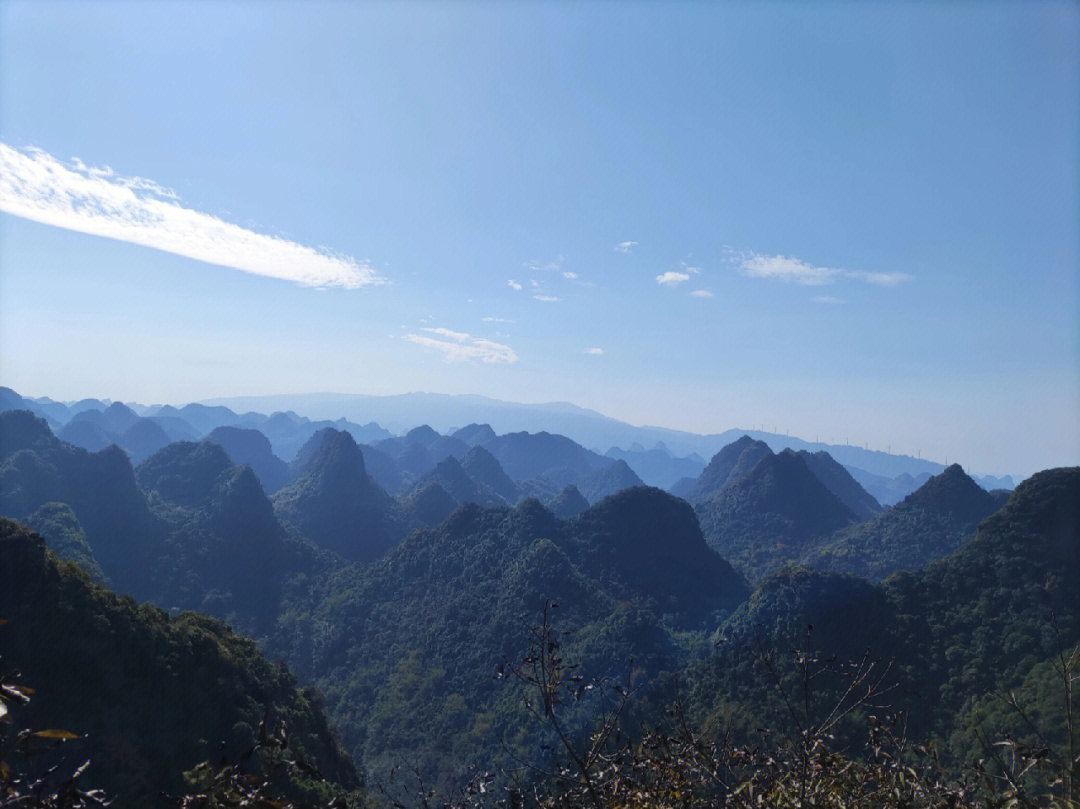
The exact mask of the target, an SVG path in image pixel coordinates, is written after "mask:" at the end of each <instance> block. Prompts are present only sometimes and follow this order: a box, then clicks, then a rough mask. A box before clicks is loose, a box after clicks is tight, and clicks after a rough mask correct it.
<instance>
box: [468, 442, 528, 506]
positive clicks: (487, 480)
mask: <svg viewBox="0 0 1080 809" xmlns="http://www.w3.org/2000/svg"><path fill="white" fill-rule="evenodd" d="M461 467H462V469H464V470H465V471H466V472H468V474H469V476H470V477H471V478H472V479H473V480H475V481H476V482H477V483H480V484H482V485H484V486H487V487H488V488H489V489H490V490H491V491H493V492H495V493H496V494H498V495H499V496H500V497H502V498H503V499H504V500H506V502H507V503H515V502H517V500H518V498H519V497H520V496H521V490H520V489H519V488H518V485H517V484H516V483H514V481H512V480H511V479H510V477H509V475H507V474H506V472H505V471H503V468H502V466H501V465H500V464H499V462H498V461H497V460H496V459H495V456H494V455H492V454H491V453H490V452H488V451H487V450H486V449H484V448H483V447H482V446H478V445H473V446H472V448H471V449H470V450H469V451H468V452H466V453H465V457H464V458H462V459H461Z"/></svg>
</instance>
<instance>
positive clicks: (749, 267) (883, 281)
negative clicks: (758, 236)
mask: <svg viewBox="0 0 1080 809" xmlns="http://www.w3.org/2000/svg"><path fill="white" fill-rule="evenodd" d="M737 260H738V264H739V269H740V270H741V271H742V273H743V274H744V275H748V276H750V277H751V278H771V279H774V280H778V281H787V282H788V283H793V284H802V285H803V286H824V285H826V284H833V283H836V282H837V281H839V280H840V279H843V278H849V279H852V280H855V281H862V282H864V283H867V284H875V285H877V286H885V287H894V286H897V285H899V284H902V283H903V282H904V281H910V280H911V279H912V276H910V275H908V274H907V273H904V272H865V271H863V270H845V269H840V268H838V267H815V266H814V265H812V264H807V263H806V262H805V261H801V260H799V259H797V258H789V257H788V256H763V255H761V254H760V253H744V254H741V255H740V256H739V257H738V259H737Z"/></svg>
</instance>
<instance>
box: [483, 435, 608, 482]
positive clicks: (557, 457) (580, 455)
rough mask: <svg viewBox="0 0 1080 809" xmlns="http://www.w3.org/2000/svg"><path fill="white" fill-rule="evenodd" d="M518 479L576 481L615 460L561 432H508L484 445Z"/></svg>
mask: <svg viewBox="0 0 1080 809" xmlns="http://www.w3.org/2000/svg"><path fill="white" fill-rule="evenodd" d="M484 449H486V450H487V451H488V452H490V453H491V454H492V455H493V456H495V459H496V460H498V462H499V463H500V464H501V465H502V468H503V469H504V470H506V474H507V475H509V476H510V477H511V478H513V479H514V480H517V481H522V480H528V479H530V478H547V479H548V480H550V481H551V482H552V483H555V484H556V485H558V486H560V487H561V486H565V485H566V484H567V483H577V482H579V481H580V480H582V479H583V478H585V477H587V476H588V475H590V474H592V473H593V472H596V471H599V470H601V469H605V468H607V467H609V466H611V465H612V464H613V463H614V461H612V460H611V459H609V458H605V457H604V456H603V455H598V454H597V453H595V452H592V451H591V450H587V449H585V447H583V446H581V445H580V444H577V443H575V442H574V441H571V440H570V439H569V438H567V437H566V436H564V435H552V434H551V433H546V432H541V433H525V432H520V433H507V434H506V435H500V436H498V437H496V438H495V440H494V441H491V442H489V443H488V444H486V445H485V446H484Z"/></svg>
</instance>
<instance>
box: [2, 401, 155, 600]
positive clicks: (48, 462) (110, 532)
mask: <svg viewBox="0 0 1080 809" xmlns="http://www.w3.org/2000/svg"><path fill="white" fill-rule="evenodd" d="M0 451H2V456H0V514H2V515H4V516H7V517H11V518H14V519H19V520H24V519H26V518H27V517H29V516H30V515H31V514H32V513H33V512H34V511H36V510H37V509H38V508H40V507H41V506H43V505H45V504H46V503H52V502H59V503H66V504H67V505H68V506H70V507H71V510H72V511H73V512H74V513H75V516H76V519H77V522H78V523H79V525H80V526H81V527H82V529H83V531H84V532H85V534H86V539H87V542H88V543H89V545H90V547H91V548H92V550H93V555H94V557H95V558H96V559H97V561H98V564H99V565H100V566H101V568H102V569H103V570H104V572H105V574H106V575H107V576H108V577H109V580H110V581H111V582H112V584H113V585H114V586H115V587H116V588H117V589H120V590H122V591H125V592H132V593H136V594H138V593H140V592H143V591H142V590H141V589H140V588H141V587H143V586H144V574H145V571H146V569H147V566H148V565H149V563H150V560H151V559H152V558H154V556H155V554H156V553H157V552H158V536H159V532H158V527H157V523H156V521H155V520H154V518H153V517H152V516H151V514H150V511H149V509H148V508H147V506H146V501H145V499H144V498H143V495H142V493H141V492H140V491H139V489H138V486H137V485H136V482H135V473H134V470H133V469H132V468H131V462H130V461H129V459H128V457H127V455H125V454H124V452H123V451H122V450H121V449H119V448H118V447H115V446H110V447H106V448H105V449H103V450H101V451H100V452H93V453H91V452H87V451H86V450H84V449H81V448H78V447H73V446H71V445H70V444H65V443H64V442H62V441H60V440H59V439H57V438H56V437H55V436H53V434H52V432H51V431H50V430H49V427H48V425H47V424H46V423H45V421H44V420H43V419H40V418H37V417H35V416H33V415H32V414H31V413H29V412H27V411H7V412H4V413H0Z"/></svg>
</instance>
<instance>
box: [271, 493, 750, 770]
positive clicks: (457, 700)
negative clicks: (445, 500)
mask: <svg viewBox="0 0 1080 809" xmlns="http://www.w3.org/2000/svg"><path fill="white" fill-rule="evenodd" d="M320 592H325V593H327V594H332V595H328V597H326V598H315V599H313V600H311V601H310V602H308V603H306V604H304V605H296V606H294V607H293V609H291V610H290V611H289V613H288V614H287V615H286V616H284V618H283V621H282V623H281V627H280V633H279V635H278V636H277V637H276V638H275V639H273V640H272V641H271V643H270V650H271V652H272V654H275V655H281V656H283V657H284V658H285V659H286V660H288V661H289V662H290V665H292V666H293V667H294V668H295V670H296V671H297V672H298V673H299V674H300V675H301V677H302V678H304V679H309V680H311V681H313V682H315V683H316V684H317V685H318V686H319V687H320V689H322V690H323V691H324V692H325V693H326V695H327V702H328V706H329V708H330V712H331V714H332V715H333V716H335V717H337V718H338V721H339V722H340V723H341V728H342V731H343V733H344V736H345V739H346V744H347V745H348V746H349V748H350V749H352V750H356V751H362V752H363V756H364V759H365V761H366V762H368V764H369V766H371V768H372V770H373V771H374V772H376V773H381V775H382V776H383V777H385V776H386V774H387V772H388V770H389V768H390V767H391V766H392V765H393V763H394V762H395V761H397V760H402V759H406V758H407V759H408V760H410V761H414V762H416V763H418V764H419V765H420V766H421V768H422V770H423V772H424V773H425V777H427V778H431V779H435V780H440V781H441V782H442V783H443V784H444V785H446V784H448V783H450V781H452V779H453V778H454V777H458V776H460V775H461V774H463V773H465V772H468V769H469V766H470V765H471V764H477V765H479V764H481V763H482V762H483V761H485V760H489V761H495V760H498V761H503V762H505V761H506V759H505V753H504V751H502V749H501V744H502V743H504V742H505V743H506V744H509V745H511V747H512V749H514V750H515V751H516V754H518V755H521V756H525V757H527V759H528V760H531V761H536V760H537V756H538V755H541V753H540V751H538V750H536V749H526V748H524V747H522V746H521V745H523V744H525V745H528V743H529V742H528V740H529V739H531V738H532V737H531V736H530V735H528V734H527V733H526V729H527V728H528V727H529V725H530V722H529V718H528V716H527V715H526V714H525V713H524V712H522V711H521V709H520V693H519V691H518V690H517V689H513V688H509V689H508V688H507V687H505V686H503V687H496V686H495V684H494V682H493V680H492V677H493V675H494V674H495V671H496V667H497V666H498V665H499V664H503V663H512V662H513V661H514V660H515V659H517V658H520V656H521V655H523V654H524V651H525V645H526V643H527V638H528V627H529V626H530V625H531V624H532V623H535V621H536V620H537V619H538V616H539V613H540V611H541V609H542V607H543V605H544V604H545V603H546V602H547V601H549V600H555V601H557V602H558V604H559V620H560V623H561V624H562V625H564V626H566V627H567V628H573V634H572V636H571V637H570V639H569V640H568V648H569V649H571V650H572V651H573V653H574V655H575V656H576V659H578V660H580V661H581V663H582V671H583V672H584V673H587V674H589V675H590V676H592V675H597V676H599V675H608V676H617V677H622V676H625V675H626V673H627V668H626V667H627V666H628V665H631V663H630V661H633V663H632V665H633V667H634V668H635V669H637V670H638V673H637V674H635V675H634V676H635V682H637V684H638V685H639V686H640V687H641V689H642V690H643V692H647V691H648V690H649V689H650V688H653V687H658V686H659V684H660V683H661V682H662V680H663V678H662V677H661V675H662V673H663V672H665V671H666V672H669V673H671V672H674V671H676V670H677V669H678V667H679V666H680V665H681V663H680V660H681V655H680V653H679V652H678V642H677V641H676V638H675V636H674V635H673V634H672V631H673V630H674V629H677V628H684V629H685V628H689V627H701V628H704V627H705V626H707V625H708V624H709V623H711V622H712V621H713V620H716V618H717V617H718V616H719V615H722V614H724V612H725V611H728V610H731V609H733V608H734V607H735V605H737V604H738V603H739V601H741V600H742V599H743V598H744V597H745V594H746V589H745V584H744V583H743V581H742V579H741V578H740V577H739V576H738V575H737V574H735V573H734V572H733V571H732V570H731V568H730V566H729V565H727V563H725V562H724V561H723V560H721V559H720V558H719V557H717V556H716V555H715V554H714V553H713V552H712V551H710V550H709V549H708V548H707V547H706V546H705V543H704V540H703V539H702V537H701V534H700V531H699V530H698V529H697V525H696V522H695V520H694V516H693V512H692V511H691V509H690V508H689V507H688V506H687V505H686V504H685V503H683V502H682V501H679V500H677V499H675V498H673V497H671V496H670V495H667V494H665V493H663V492H661V491H659V490H656V489H645V488H640V489H631V490H629V491H625V492H622V493H621V494H619V495H617V496H615V497H612V498H608V499H607V500H605V501H603V502H601V503H600V504H598V505H597V506H594V507H593V508H592V509H589V510H588V511H586V512H585V513H584V514H582V515H581V516H580V517H578V518H577V519H576V520H574V521H571V522H562V521H560V520H558V519H557V518H556V517H555V516H554V515H552V514H551V513H550V512H549V511H547V510H546V509H544V508H543V507H542V506H541V505H540V504H539V503H537V502H536V501H535V500H526V501H524V502H522V503H521V504H519V505H518V506H516V507H514V508H512V509H506V508H501V509H489V510H484V509H481V508H480V507H479V506H476V505H467V506H462V507H461V508H459V509H457V510H456V511H455V512H454V513H453V514H452V515H451V517H450V518H449V519H448V520H447V521H445V522H444V523H442V524H441V525H440V526H439V527H438V528H435V529H431V530H424V531H418V532H415V533H413V534H412V535H410V536H409V537H407V538H406V539H405V540H404V541H403V542H402V543H401V544H399V545H398V546H396V547H394V548H393V549H391V550H390V551H389V553H387V554H386V556H384V557H383V558H382V559H380V560H378V561H377V562H376V563H375V564H373V565H370V566H364V567H348V568H343V569H341V570H339V571H336V572H335V573H333V574H332V575H331V577H330V579H329V580H328V581H327V582H326V583H325V584H324V585H322V586H321V588H320ZM576 716H577V718H576V720H575V721H576V722H577V723H578V724H579V726H580V724H581V723H586V722H587V721H588V719H589V713H588V711H585V710H584V706H583V710H582V711H580V712H578V713H577V715H576ZM448 779H449V780H448Z"/></svg>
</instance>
